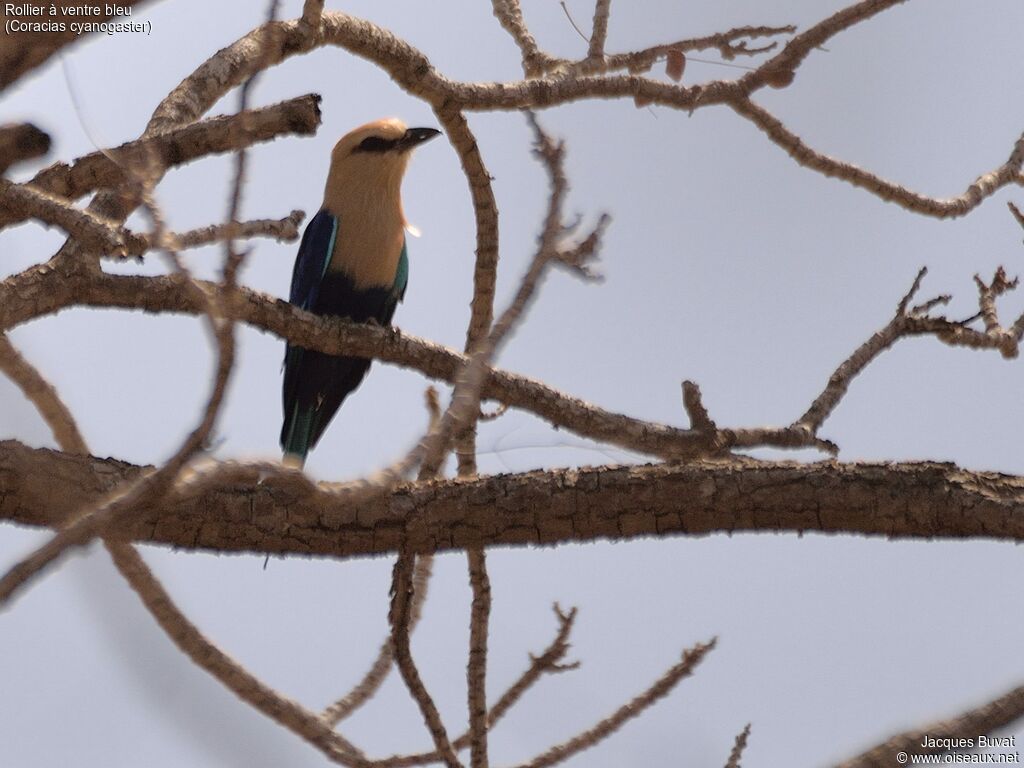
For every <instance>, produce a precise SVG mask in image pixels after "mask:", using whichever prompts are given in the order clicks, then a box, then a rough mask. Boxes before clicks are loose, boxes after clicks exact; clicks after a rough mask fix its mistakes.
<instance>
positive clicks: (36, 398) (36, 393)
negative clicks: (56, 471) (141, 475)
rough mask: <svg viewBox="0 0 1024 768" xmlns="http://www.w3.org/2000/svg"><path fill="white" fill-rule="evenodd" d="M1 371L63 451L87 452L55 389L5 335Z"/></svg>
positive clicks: (0, 338)
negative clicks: (23, 397)
mask: <svg viewBox="0 0 1024 768" xmlns="http://www.w3.org/2000/svg"><path fill="white" fill-rule="evenodd" d="M0 371H2V372H3V373H5V374H6V375H7V376H8V378H10V379H11V381H13V382H14V383H15V384H17V385H18V387H20V388H21V391H22V392H24V393H25V397H27V398H28V399H29V400H30V401H31V402H32V404H33V405H35V407H36V409H37V410H38V411H39V414H40V415H41V416H42V417H43V420H44V421H45V422H46V425H47V426H48V427H49V428H50V431H51V432H53V437H54V439H55V440H56V441H57V444H58V445H60V447H61V448H62V449H63V450H64V451H67V452H68V453H77V454H82V455H86V454H88V453H89V449H88V447H87V446H86V444H85V440H84V439H83V438H82V433H81V432H79V431H78V425H77V424H76V423H75V418H74V416H72V415H71V411H70V410H68V407H67V406H66V405H64V402H63V401H62V400H61V399H60V396H59V395H58V394H57V390H55V389H54V388H53V385H51V384H50V382H48V381H47V380H46V379H44V378H43V376H42V374H40V373H39V371H37V370H36V369H35V367H33V366H32V364H31V363H29V362H28V361H27V360H25V358H23V357H22V356H21V354H20V353H19V352H18V350H17V349H15V348H14V345H13V344H11V341H10V339H8V338H7V335H6V334H2V335H0Z"/></svg>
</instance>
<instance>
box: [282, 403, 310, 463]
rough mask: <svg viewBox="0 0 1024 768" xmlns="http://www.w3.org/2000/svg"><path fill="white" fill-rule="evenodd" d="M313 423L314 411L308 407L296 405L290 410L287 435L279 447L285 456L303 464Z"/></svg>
mask: <svg viewBox="0 0 1024 768" xmlns="http://www.w3.org/2000/svg"><path fill="white" fill-rule="evenodd" d="M313 421H314V409H313V408H312V407H309V406H307V407H305V408H303V407H300V406H299V404H298V403H296V404H295V407H294V408H293V409H292V418H291V424H290V425H289V427H288V434H287V435H286V436H285V439H284V441H283V445H282V446H281V447H282V448H283V449H284V453H285V456H288V455H289V454H290V455H292V456H295V457H296V458H298V459H300V460H301V461H303V462H304V461H305V460H306V454H307V453H309V440H310V436H311V435H312V434H313Z"/></svg>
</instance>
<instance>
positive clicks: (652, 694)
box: [516, 639, 716, 768]
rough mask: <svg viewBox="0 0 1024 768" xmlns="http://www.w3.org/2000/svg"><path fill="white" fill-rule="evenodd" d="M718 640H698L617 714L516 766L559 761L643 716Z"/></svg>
mask: <svg viewBox="0 0 1024 768" xmlns="http://www.w3.org/2000/svg"><path fill="white" fill-rule="evenodd" d="M715 642H716V640H714V639H712V640H711V641H710V642H708V643H698V644H697V645H695V646H694V647H693V648H690V649H688V650H686V651H685V652H684V653H683V658H682V660H680V661H679V662H678V663H677V664H674V665H673V666H672V667H671V668H670V669H669V670H668V671H667V672H665V674H663V675H662V676H661V677H659V678H658V679H657V680H656V681H655V683H654V684H653V685H651V687H650V688H648V689H647V690H646V691H644V692H643V693H641V694H640V695H639V696H636V697H635V698H633V699H632V700H630V701H629V702H628V703H626V704H623V705H622V706H621V707H619V709H618V710H616V711H615V713H614V714H612V715H610V716H609V717H606V718H605V719H604V720H602V721H601V722H599V723H597V724H596V725H594V726H593V727H592V728H588V729H587V730H586V731H583V732H582V733H580V734H579V735H577V736H574V737H573V738H571V739H569V740H568V741H566V742H564V743H562V744H559V745H557V746H554V747H552V748H551V749H549V750H548V751H547V752H544V753H543V754H541V755H539V756H537V757H535V758H534V759H533V760H530V761H528V762H525V763H522V764H521V765H519V766H517V767H516V768H547V766H550V765H557V764H558V763H561V762H564V761H566V760H568V759H569V758H570V757H573V756H574V755H576V754H579V753H580V752H582V751H583V750H585V749H589V748H590V747H592V746H594V745H595V744H597V743H598V742H601V741H603V740H604V739H606V738H608V737H609V736H611V735H612V734H613V733H615V731H617V730H618V729H619V728H621V727H622V726H623V725H625V724H626V723H627V722H628V721H630V720H632V719H633V718H635V717H638V716H640V715H641V714H643V713H644V712H645V711H647V709H648V708H649V707H650V706H651V705H653V704H655V703H656V702H657V701H659V700H660V699H662V698H664V697H665V696H667V695H668V694H669V693H671V691H672V689H673V688H675V686H676V684H677V683H679V681H680V680H682V679H683V678H685V677H689V676H690V675H691V674H692V673H693V670H694V669H695V668H696V667H697V665H698V664H700V662H701V660H702V659H703V658H704V656H705V655H706V654H707V653H708V652H709V651H711V650H712V649H713V648H714V647H715Z"/></svg>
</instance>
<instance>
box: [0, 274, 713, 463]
mask: <svg viewBox="0 0 1024 768" xmlns="http://www.w3.org/2000/svg"><path fill="white" fill-rule="evenodd" d="M60 270H64V271H60ZM201 284H202V285H204V286H206V287H211V286H209V285H208V284H203V283H201ZM211 288H212V287H211ZM72 306H94V307H104V308H108V309H110V308H121V309H141V310H144V311H147V312H184V313H187V314H200V313H202V312H203V311H204V309H203V306H204V301H203V295H202V294H199V293H198V292H196V291H195V290H194V289H193V288H192V287H191V286H190V285H189V284H187V283H186V282H183V281H182V280H180V279H178V278H175V277H127V276H121V275H108V274H103V273H100V274H96V273H92V272H86V271H81V270H79V269H77V268H76V267H75V266H74V265H70V266H67V267H63V266H54V265H42V266H39V267H34V268H32V269H29V270H26V271H25V272H22V273H21V274H19V275H18V276H16V277H12V278H9V279H8V280H6V281H4V282H2V283H0V330H4V331H6V330H9V329H10V328H12V327H14V326H16V325H19V324H20V323H23V322H25V321H27V320H30V319H33V318H36V317H42V316H44V315H47V314H52V313H54V312H58V311H59V310H61V309H64V308H67V307H72ZM227 309H228V311H229V312H230V314H231V316H232V317H233V318H235V319H237V320H240V321H242V322H245V323H248V324H249V325H252V326H254V327H257V328H260V329H263V330H266V331H270V332H271V333H274V334H276V335H278V336H280V337H281V338H286V339H288V340H289V341H291V342H292V343H295V344H299V345H301V346H303V347H306V348H307V349H317V350H319V351H321V352H327V353H329V354H350V355H364V356H367V357H376V358H377V359H379V360H382V361H384V362H389V363H393V364H397V365H402V366H407V367H411V368H415V369H416V370H419V371H421V372H422V373H423V374H425V375H426V376H430V377H431V378H435V379H440V380H443V381H447V382H449V383H452V382H454V381H455V380H456V378H457V377H458V375H459V372H460V371H461V370H462V368H463V366H464V365H465V364H466V360H467V358H466V356H464V355H460V354H459V353H457V352H454V351H452V350H450V349H447V348H446V347H442V346H440V345H438V344H433V343H431V342H429V341H423V340H420V339H417V338H415V337H411V336H405V335H400V334H398V333H396V332H394V331H392V330H389V329H383V328H376V327H372V326H368V325H356V324H352V323H346V322H343V321H338V320H332V319H325V318H321V317H316V316H314V315H311V314H309V313H308V312H303V311H302V310H300V309H298V308H296V307H295V306H293V305H291V304H289V303H287V302H285V301H281V300H279V299H274V298H272V297H270V296H267V295H266V294H262V293H258V292H256V291H251V290H248V289H245V288H239V289H238V292H237V297H236V300H235V301H234V302H232V304H231V305H229V307H228V308H227ZM482 394H483V397H484V398H488V399H494V400H499V401H501V402H503V403H507V404H508V405H510V406H513V407H516V408H523V409H525V410H528V411H530V412H531V413H534V414H536V415H537V416H539V417H540V418H542V419H546V420H547V421H549V422H550V423H551V424H553V425H555V426H557V427H562V428H566V429H571V430H572V431H573V432H575V433H576V434H579V435H582V436H584V437H589V438H591V439H594V440H599V441H603V442H606V443H609V444H611V445H617V446H620V447H622V448H626V449H627V450H634V451H639V452H641V453H648V454H651V455H655V456H664V457H693V456H697V455H701V454H702V453H704V452H705V451H706V444H707V437H706V436H704V435H701V434H698V433H697V432H694V431H692V430H686V429H677V428H674V427H669V426H664V425H660V424H652V423H650V422H645V421H641V420H639V419H634V418H630V417H629V416H624V415H622V414H617V413H611V412H609V411H605V410H603V409H601V408H598V407H596V406H594V405H591V404H590V403H587V402H584V401H583V400H580V399H579V398H575V397H571V396H569V395H565V394H562V393H561V392H558V391H557V390H555V389H552V388H551V387H548V386H547V385H545V384H542V383H541V382H538V381H536V380H534V379H529V378H526V377H524V376H517V375H515V374H511V373H506V372H504V371H499V370H494V369H491V370H490V371H489V372H488V375H487V377H486V380H485V381H484V386H483V392H482Z"/></svg>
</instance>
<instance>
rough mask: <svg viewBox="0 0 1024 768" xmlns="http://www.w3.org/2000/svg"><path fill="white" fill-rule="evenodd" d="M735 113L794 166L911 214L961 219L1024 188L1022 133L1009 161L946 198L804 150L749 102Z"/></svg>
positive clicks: (771, 117) (740, 103) (744, 101)
mask: <svg viewBox="0 0 1024 768" xmlns="http://www.w3.org/2000/svg"><path fill="white" fill-rule="evenodd" d="M729 106H731V107H732V108H733V109H734V110H735V111H736V113H737V114H739V115H742V116H743V117H745V118H747V119H748V120H750V121H751V122H752V123H754V125H756V126H757V127H758V128H760V129H761V131H763V132H764V134H765V135H766V136H767V137H768V138H769V139H771V140H772V141H773V142H774V143H775V144H778V145H779V146H780V147H782V149H784V150H786V153H787V154H788V155H789V156H790V157H792V158H793V159H794V160H795V161H796V162H797V163H799V164H800V165H802V166H804V167H805V168H810V169H811V170H813V171H817V172H818V173H821V174H823V175H825V176H830V177H836V178H839V179H842V180H843V181H847V182H849V183H850V184H853V185H854V186H855V187H860V188H861V189H866V190H867V191H869V192H871V194H873V195H875V196H876V197H879V198H881V199H882V200H885V201H886V202H890V203H896V204H897V205H899V206H900V207H902V208H905V209H907V210H908V211H913V212H914V213H921V214H924V215H926V216H934V217H936V218H940V219H945V218H953V217H957V216H964V215H965V214H967V213H970V212H971V211H972V210H974V209H975V208H977V207H978V206H979V205H981V203H982V202H984V200H985V199H986V198H988V197H990V196H992V195H993V194H994V193H995V192H997V191H998V190H1000V189H1002V188H1003V187H1005V186H1007V185H1009V184H1016V185H1017V186H1024V174H1022V173H1021V165H1022V164H1024V134H1022V135H1021V137H1020V138H1019V139H1017V142H1016V143H1015V144H1014V147H1013V151H1012V152H1011V153H1010V156H1009V158H1007V160H1006V162H1005V163H1003V164H1002V165H1001V166H999V167H998V168H996V169H994V170H993V171H991V172H989V173H986V174H984V175H983V176H979V177H978V179H977V180H976V181H974V182H973V183H972V184H970V185H969V186H968V187H967V189H966V190H965V191H964V192H963V194H961V195H959V196H957V197H951V198H947V199H941V198H934V197H927V196H926V195H922V194H919V193H917V192H913V191H912V190H909V189H907V188H906V187H903V186H900V185H899V184H895V183H893V182H891V181H886V180H885V179H883V178H881V177H879V176H876V175H875V174H873V173H870V172H869V171H865V170H863V169H862V168H859V167H858V166H856V165H853V164H852V163H847V162H843V161H842V160H836V159H834V158H831V157H829V156H828V155H824V154H822V153H820V152H817V151H816V150H813V149H811V148H810V147H808V146H807V145H806V144H805V143H804V142H803V140H802V139H801V138H800V137H799V136H797V135H796V134H795V133H793V132H792V131H790V130H789V129H788V128H786V126H784V125H783V124H782V121H780V120H779V119H778V118H777V117H775V116H774V115H772V114H771V113H770V112H768V111H767V110H766V109H764V108H762V107H759V106H757V105H756V104H754V103H753V102H752V101H750V100H749V99H740V100H737V101H733V102H730V104H729Z"/></svg>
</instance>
